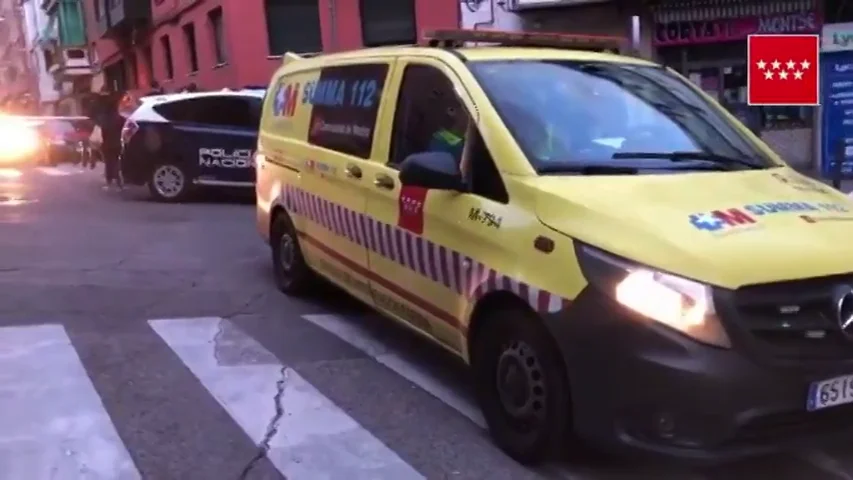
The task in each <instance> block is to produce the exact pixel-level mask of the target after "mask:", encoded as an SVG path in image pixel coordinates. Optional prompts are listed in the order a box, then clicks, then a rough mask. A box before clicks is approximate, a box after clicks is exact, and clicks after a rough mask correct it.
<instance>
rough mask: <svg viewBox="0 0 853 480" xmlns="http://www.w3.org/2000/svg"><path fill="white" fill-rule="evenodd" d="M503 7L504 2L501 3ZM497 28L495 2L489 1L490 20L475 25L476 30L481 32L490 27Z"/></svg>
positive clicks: (493, 0)
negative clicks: (483, 28)
mask: <svg viewBox="0 0 853 480" xmlns="http://www.w3.org/2000/svg"><path fill="white" fill-rule="evenodd" d="M500 3H501V4H502V5H503V4H504V2H503V1H501V2H500ZM494 26H495V0H489V19H488V20H486V21H484V22H477V23H475V24H474V30H479V29H480V28H481V27H489V28H492V27H494Z"/></svg>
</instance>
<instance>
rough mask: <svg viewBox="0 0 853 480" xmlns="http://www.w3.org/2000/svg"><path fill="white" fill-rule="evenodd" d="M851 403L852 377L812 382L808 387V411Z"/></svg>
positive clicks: (852, 398) (846, 376)
mask: <svg viewBox="0 0 853 480" xmlns="http://www.w3.org/2000/svg"><path fill="white" fill-rule="evenodd" d="M845 403H853V375H844V376H843V377H835V378H830V379H829V380H823V381H820V382H814V383H812V384H811V386H810V387H809V397H808V398H807V399H806V408H807V409H808V410H809V411H814V410H820V409H822V408H828V407H835V406H837V405H844V404H845Z"/></svg>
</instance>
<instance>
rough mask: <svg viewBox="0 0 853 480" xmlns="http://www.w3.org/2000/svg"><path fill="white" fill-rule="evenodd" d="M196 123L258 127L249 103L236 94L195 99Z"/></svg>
mask: <svg viewBox="0 0 853 480" xmlns="http://www.w3.org/2000/svg"><path fill="white" fill-rule="evenodd" d="M195 102H197V105H196V110H197V113H198V114H199V120H198V123H204V124H207V125H213V126H217V127H235V128H245V129H252V128H258V123H257V122H256V121H255V120H254V119H253V116H252V109H251V104H250V103H249V102H248V101H247V99H245V98H242V97H237V96H221V97H217V96H212V97H203V98H198V99H196V100H195Z"/></svg>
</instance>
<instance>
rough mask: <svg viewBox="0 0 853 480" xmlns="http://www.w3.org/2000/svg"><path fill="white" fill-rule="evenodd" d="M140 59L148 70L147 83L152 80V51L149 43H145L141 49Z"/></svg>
mask: <svg viewBox="0 0 853 480" xmlns="http://www.w3.org/2000/svg"><path fill="white" fill-rule="evenodd" d="M142 61H143V62H145V70H146V71H147V72H148V83H149V84H150V83H151V81H152V80H154V77H155V75H154V52H152V51H151V45H146V46H145V49H143V50H142Z"/></svg>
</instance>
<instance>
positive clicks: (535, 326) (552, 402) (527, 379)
mask: <svg viewBox="0 0 853 480" xmlns="http://www.w3.org/2000/svg"><path fill="white" fill-rule="evenodd" d="M484 315H488V318H484V319H483V320H484V321H485V322H486V323H485V324H484V326H483V327H482V332H481V334H479V335H477V338H475V339H474V345H472V368H473V371H474V375H475V384H476V389H477V396H478V397H479V401H480V407H481V409H482V410H483V415H484V416H485V418H486V423H487V424H488V427H489V431H490V432H491V434H492V437H493V438H494V440H495V443H497V445H498V446H499V447H500V448H501V449H502V450H504V451H505V452H506V453H507V454H508V455H509V456H511V457H512V458H513V459H515V460H516V461H518V462H519V463H522V464H525V465H532V464H536V463H540V462H542V461H545V460H548V459H550V458H551V457H553V456H555V455H556V452H557V450H558V449H559V448H561V447H562V446H564V445H565V442H566V440H567V439H568V432H569V423H570V412H571V405H570V398H569V384H568V378H567V375H566V371H565V367H564V364H563V359H562V356H561V355H560V352H559V349H558V348H557V346H556V345H555V343H554V341H553V340H552V339H551V337H550V334H549V333H548V331H547V330H545V328H544V326H542V324H541V323H540V320H539V318H537V317H536V315H535V314H534V313H533V312H531V311H529V310H527V309H525V308H520V307H510V308H506V309H504V308H501V309H500V310H498V309H496V310H494V311H491V312H485V313H484Z"/></svg>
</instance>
